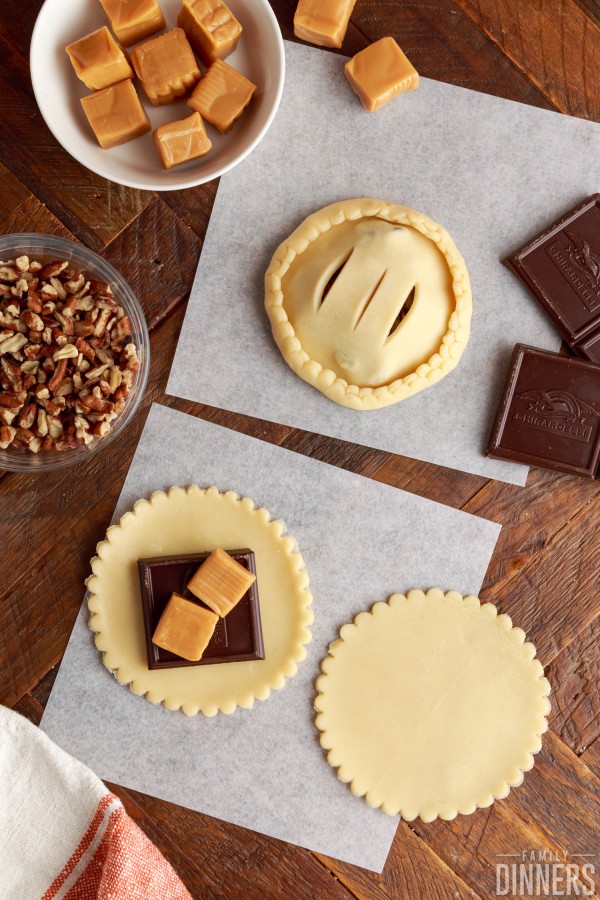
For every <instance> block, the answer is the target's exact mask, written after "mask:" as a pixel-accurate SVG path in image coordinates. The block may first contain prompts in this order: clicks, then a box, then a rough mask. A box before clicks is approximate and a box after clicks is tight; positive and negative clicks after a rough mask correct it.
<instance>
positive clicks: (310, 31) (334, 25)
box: [294, 0, 356, 47]
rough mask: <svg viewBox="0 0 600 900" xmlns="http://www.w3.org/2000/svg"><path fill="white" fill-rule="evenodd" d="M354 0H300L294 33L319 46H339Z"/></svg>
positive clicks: (342, 39)
mask: <svg viewBox="0 0 600 900" xmlns="http://www.w3.org/2000/svg"><path fill="white" fill-rule="evenodd" d="M355 3H356V0H300V2H299V3H298V6H297V8H296V15H295V16H294V34H295V35H296V37H299V38H301V39H302V40H303V41H310V43H311V44H318V46H319V47H341V46H342V43H343V41H344V38H345V36H346V29H347V28H348V22H349V21H350V16H351V15H352V10H353V9H354V4H355Z"/></svg>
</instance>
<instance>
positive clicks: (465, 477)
mask: <svg viewBox="0 0 600 900" xmlns="http://www.w3.org/2000/svg"><path fill="white" fill-rule="evenodd" d="M370 474H371V477H372V478H374V479H375V480H376V481H383V482H386V483H387V484H392V485H394V487H398V488H402V489H403V490H405V491H410V492H411V493H412V494H419V495H420V496H421V497H426V498H427V499H428V500H436V501H437V502H438V503H445V504H446V506H453V507H454V508H455V509H462V508H463V507H464V506H466V504H467V503H468V502H469V501H470V500H471V499H472V498H473V497H475V496H476V495H477V494H478V493H479V491H480V490H481V489H482V488H483V487H485V485H486V484H487V479H486V478H481V477H480V476H478V475H469V474H468V473H466V472H458V471H457V470H455V469H448V468H445V467H443V466H434V465H433V464H432V463H427V462H422V461H421V460H415V459H408V458H407V457H404V456H395V455H393V454H387V457H386V459H385V460H384V462H383V463H382V465H381V466H380V467H378V468H377V469H376V470H375V471H373V472H371V473H370ZM488 518H493V517H488ZM494 521H495V520H494Z"/></svg>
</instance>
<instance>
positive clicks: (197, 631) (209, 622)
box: [152, 594, 219, 662]
mask: <svg viewBox="0 0 600 900" xmlns="http://www.w3.org/2000/svg"><path fill="white" fill-rule="evenodd" d="M218 621H219V617H218V616H217V615H216V614H215V613H214V612H211V610H210V609H206V608H205V607H204V606H200V604H198V603H193V602H192V601H191V600H186V599H185V597H181V596H180V595H179V594H171V599H170V600H169V602H168V603H167V605H166V607H165V610H164V612H163V614H162V616H161V617H160V622H159V623H158V626H157V628H156V631H155V632H154V635H153V636H152V643H154V644H156V646H157V647H162V649H163V650H168V651H169V652H170V653H174V654H175V655H176V656H180V657H181V658H182V659H187V660H190V662H197V661H198V660H199V659H201V658H202V654H203V653H204V651H205V650H206V648H207V647H208V644H209V642H210V639H211V637H212V636H213V633H214V630H215V627H216V625H217V622H218Z"/></svg>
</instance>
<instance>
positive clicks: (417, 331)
mask: <svg viewBox="0 0 600 900" xmlns="http://www.w3.org/2000/svg"><path fill="white" fill-rule="evenodd" d="M265 306H266V309H267V313H268V315H269V319H270V321H271V328H272V331H273V336H274V338H275V341H276V343H277V346H278V347H279V349H280V350H281V353H282V355H283V357H284V359H285V361H286V362H287V363H288V365H289V366H290V367H291V368H292V369H293V370H294V372H296V374H298V375H300V377H301V378H303V379H304V380H305V381H307V382H308V383H309V384H312V385H313V386H314V387H316V388H318V390H320V391H321V392H322V393H323V394H325V395H326V396H327V397H329V398H330V399H331V400H335V401H336V402H337V403H340V404H342V405H343V406H349V407H352V408H353V409H377V408H379V407H382V406H388V405H390V404H391V403H397V402H398V401H399V400H403V399H404V398H405V397H409V396H411V395H412V394H416V393H417V392H418V391H422V390H423V389H424V388H426V387H429V386H430V385H432V384H434V383H435V382H436V381H439V380H440V379H441V378H443V377H444V375H447V374H448V372H450V371H451V370H452V369H453V368H454V367H455V366H456V365H457V363H458V361H459V359H460V357H461V355H462V353H463V350H464V349H465V347H466V345H467V342H468V339H469V330H470V323H471V288H470V284H469V275H468V272H467V269H466V266H465V263H464V261H463V258H462V257H461V255H460V253H459V252H458V250H457V249H456V247H455V245H454V242H453V241H452V238H451V237H450V235H449V234H448V232H447V231H445V230H444V228H442V227H441V225H438V224H437V223H436V222H434V221H433V220H432V219H429V218H428V217H427V216H425V215H423V213H420V212H417V211H416V210H414V209H409V208H408V207H406V206H398V205H396V204H394V203H387V202H385V201H383V200H373V199H369V198H363V199H357V200H345V201H342V202H340V203H334V204H333V205H331V206H326V207H325V208H324V209H321V210H319V211H318V212H316V213H313V215H311V216H309V217H308V218H307V219H306V220H305V221H304V222H303V223H302V224H301V225H300V226H299V227H298V228H297V229H296V231H294V233H293V234H292V235H291V236H290V237H289V238H287V240H286V241H284V243H283V244H281V246H280V247H279V248H278V249H277V251H276V252H275V255H274V256H273V259H272V261H271V264H270V266H269V268H268V270H267V274H266V278H265ZM401 314H403V315H404V317H403V318H402V319H401V320H400V318H399V316H400V315H401Z"/></svg>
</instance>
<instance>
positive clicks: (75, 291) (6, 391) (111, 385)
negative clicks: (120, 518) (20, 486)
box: [0, 254, 139, 453]
mask: <svg viewBox="0 0 600 900" xmlns="http://www.w3.org/2000/svg"><path fill="white" fill-rule="evenodd" d="M138 367H139V361H138V358H137V350H136V347H135V345H134V344H133V342H132V341H131V322H130V320H129V317H128V316H127V315H126V313H125V310H124V309H123V307H122V306H120V305H119V303H118V300H117V299H116V298H115V297H114V295H113V292H112V290H111V287H110V285H108V284H106V283H104V282H101V281H98V280H97V279H94V278H90V279H87V278H86V276H85V273H83V272H80V271H78V270H77V269H75V268H74V267H72V266H71V265H70V264H69V263H68V261H66V260H54V261H52V262H49V263H46V264H45V265H42V263H39V262H37V261H35V260H30V259H29V258H28V256H26V255H25V254H23V255H21V256H19V257H18V258H17V259H16V260H8V261H6V262H2V261H0V429H3V432H2V442H1V444H0V446H3V447H6V446H9V445H11V444H13V445H15V446H17V447H21V448H28V449H29V450H30V451H32V452H34V453H37V452H38V451H40V450H41V451H45V450H52V449H56V450H66V449H69V448H74V447H77V446H78V445H79V444H86V445H87V444H89V443H91V442H92V441H93V440H94V439H95V438H102V437H104V436H105V435H106V434H107V433H108V432H109V431H110V429H111V427H112V422H113V421H114V420H115V419H116V418H117V417H118V416H119V415H120V414H121V412H122V411H123V409H124V408H125V401H126V398H127V397H128V396H129V394H130V391H131V386H132V383H133V379H134V376H135V372H136V371H137V369H138ZM13 422H14V425H13Z"/></svg>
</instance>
